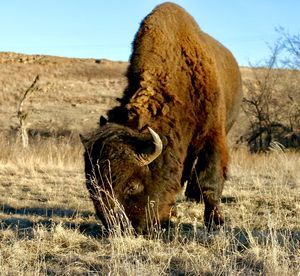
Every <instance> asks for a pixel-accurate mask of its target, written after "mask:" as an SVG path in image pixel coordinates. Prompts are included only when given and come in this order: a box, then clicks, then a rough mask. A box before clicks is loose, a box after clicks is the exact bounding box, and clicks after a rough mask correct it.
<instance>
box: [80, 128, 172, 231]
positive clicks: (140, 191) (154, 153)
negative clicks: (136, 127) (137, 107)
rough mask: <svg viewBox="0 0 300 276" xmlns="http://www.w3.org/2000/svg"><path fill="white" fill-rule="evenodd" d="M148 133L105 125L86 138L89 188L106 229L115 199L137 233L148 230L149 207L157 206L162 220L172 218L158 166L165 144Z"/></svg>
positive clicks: (151, 131) (151, 133) (86, 166)
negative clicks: (108, 214) (159, 176)
mask: <svg viewBox="0 0 300 276" xmlns="http://www.w3.org/2000/svg"><path fill="white" fill-rule="evenodd" d="M148 130H149V133H146V134H141V133H139V132H136V131H133V130H132V129H130V128H127V127H124V126H120V125H116V124H106V125H105V126H102V127H100V129H99V130H98V132H97V133H96V134H95V135H94V136H93V137H91V138H89V139H87V140H84V139H83V144H84V145H85V150H86V151H85V154H84V157H85V172H86V178H87V187H88V189H89V192H90V195H91V198H92V200H93V203H94V205H95V209H96V213H97V215H98V217H99V218H100V219H101V221H102V222H103V223H104V225H106V226H107V225H108V224H109V223H108V221H107V217H106V215H107V214H106V213H107V211H109V210H114V209H115V207H116V202H115V200H117V202H118V203H120V204H121V205H122V206H123V207H124V210H125V213H126V215H127V217H128V218H129V220H130V221H131V223H132V225H133V227H134V228H135V229H136V230H137V231H138V232H140V231H142V230H145V228H146V225H147V219H149V216H148V218H147V211H146V209H147V207H148V206H149V204H151V205H152V206H153V205H155V207H154V209H155V210H157V215H158V217H159V220H160V221H162V220H165V219H167V218H168V216H169V211H170V207H171V206H172V203H173V199H171V200H170V199H166V198H169V197H168V196H167V195H166V191H165V190H166V189H162V188H161V187H160V185H161V183H160V181H158V180H157V179H158V178H157V175H158V174H159V172H158V169H159V168H158V166H157V165H155V160H156V159H157V158H158V157H159V155H160V154H161V152H162V149H163V144H162V141H161V139H160V137H159V135H158V134H157V133H156V132H155V131H153V130H152V129H151V128H148ZM103 205H104V206H103ZM104 209H106V210H104Z"/></svg>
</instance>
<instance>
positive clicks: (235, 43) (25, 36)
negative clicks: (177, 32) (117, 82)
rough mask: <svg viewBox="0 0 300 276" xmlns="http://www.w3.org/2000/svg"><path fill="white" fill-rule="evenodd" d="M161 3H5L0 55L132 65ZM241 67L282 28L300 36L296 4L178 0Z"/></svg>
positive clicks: (287, 0)
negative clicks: (137, 40) (135, 46)
mask: <svg viewBox="0 0 300 276" xmlns="http://www.w3.org/2000/svg"><path fill="white" fill-rule="evenodd" d="M162 2H163V1H158V0H127V1H126V0H2V1H0V9H1V17H0V51H13V52H20V53H27V54H47V55H58V56H67V57H84V58H85V57H91V58H107V59H112V60H123V61H126V60H128V58H129V56H130V52H131V42H132V40H133V37H134V34H135V32H136V31H137V29H138V27H139V23H140V22H141V20H142V19H143V17H144V16H145V15H147V14H148V13H149V12H150V11H151V10H152V9H153V8H154V7H155V6H156V5H157V4H160V3H162ZM173 2H175V3H178V4H179V5H181V6H182V7H184V8H185V9H186V10H187V11H188V12H189V13H190V14H191V15H192V16H193V17H194V18H195V19H196V21H197V22H198V24H199V26H200V27H201V28H202V30H203V31H205V32H207V33H209V34H210V35H212V36H213V37H215V38H216V39H217V40H219V41H220V42H221V43H223V44H224V45H225V46H227V47H228V48H229V49H230V50H231V51H232V53H233V54H234V56H235V57H236V59H237V60H238V63H239V64H240V65H248V63H249V61H250V62H251V63H257V62H259V61H261V60H263V59H265V58H267V57H268V55H269V50H268V46H267V43H269V44H272V43H273V42H274V41H275V40H276V38H277V37H278V34H277V33H276V32H275V28H276V27H279V26H281V27H283V28H285V29H286V30H287V31H289V32H290V33H292V34H296V33H300V17H299V11H300V1H297V0H284V1H283V0H251V1H250V0H248V1H247V0H175V1H173Z"/></svg>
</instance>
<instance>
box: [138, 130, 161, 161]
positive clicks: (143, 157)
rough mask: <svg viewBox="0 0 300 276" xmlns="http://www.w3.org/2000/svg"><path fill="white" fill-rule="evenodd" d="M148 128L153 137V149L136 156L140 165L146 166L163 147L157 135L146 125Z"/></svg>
mask: <svg viewBox="0 0 300 276" xmlns="http://www.w3.org/2000/svg"><path fill="white" fill-rule="evenodd" d="M148 130H149V132H150V134H151V136H152V138H153V144H154V145H155V150H154V152H153V153H149V154H141V155H139V156H138V159H139V161H140V162H141V164H142V166H146V165H148V164H150V163H151V162H153V161H154V160H155V159H156V158H157V157H158V156H159V155H160V154H161V152H162V149H163V144H162V141H161V139H160V137H159V135H158V134H157V133H156V132H155V131H154V130H153V129H152V128H150V127H148Z"/></svg>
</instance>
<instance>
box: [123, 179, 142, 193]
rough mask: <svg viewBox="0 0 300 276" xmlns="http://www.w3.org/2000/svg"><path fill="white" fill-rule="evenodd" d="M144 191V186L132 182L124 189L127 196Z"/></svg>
mask: <svg viewBox="0 0 300 276" xmlns="http://www.w3.org/2000/svg"><path fill="white" fill-rule="evenodd" d="M143 190H144V186H143V185H142V184H140V183H138V182H133V183H131V184H130V186H129V187H128V188H127V189H126V194H128V195H136V194H138V193H140V192H142V191H143Z"/></svg>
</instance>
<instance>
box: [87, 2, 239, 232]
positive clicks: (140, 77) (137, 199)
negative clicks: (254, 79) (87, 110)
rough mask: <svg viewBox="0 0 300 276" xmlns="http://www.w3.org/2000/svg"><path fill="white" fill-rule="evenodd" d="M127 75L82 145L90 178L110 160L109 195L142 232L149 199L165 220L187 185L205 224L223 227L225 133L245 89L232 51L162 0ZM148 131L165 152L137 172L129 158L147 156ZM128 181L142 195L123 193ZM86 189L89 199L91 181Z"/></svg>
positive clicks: (145, 23)
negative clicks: (117, 101)
mask: <svg viewBox="0 0 300 276" xmlns="http://www.w3.org/2000/svg"><path fill="white" fill-rule="evenodd" d="M127 76H128V87H127V89H126V90H125V92H124V96H123V98H122V99H121V105H120V106H119V107H117V108H114V109H112V110H111V111H110V112H109V114H108V124H106V125H105V126H102V127H100V129H99V131H98V132H97V133H96V134H95V135H94V136H93V138H90V140H89V142H88V143H87V145H88V146H86V148H87V152H86V154H85V158H86V160H85V163H86V174H87V176H88V175H90V174H91V171H92V168H93V165H95V164H96V163H97V162H98V163H100V164H102V165H103V164H104V163H105V162H107V160H109V161H110V166H111V172H112V174H113V181H114V182H113V186H114V191H115V193H116V194H117V197H118V198H119V200H120V202H121V203H122V204H123V205H124V207H125V210H126V213H127V215H128V216H129V218H130V219H131V220H132V221H133V225H134V226H135V227H136V229H144V228H145V224H146V221H145V207H146V206H147V202H149V200H150V201H154V202H155V203H156V204H157V206H158V208H157V210H158V213H159V218H160V220H162V221H163V220H165V219H167V218H168V217H169V213H170V208H171V206H172V205H173V204H174V202H175V197H176V195H177V194H178V193H179V192H180V191H181V189H182V186H183V183H184V182H185V181H188V185H187V190H186V195H187V197H188V198H191V199H195V200H197V201H199V200H200V199H201V198H203V200H204V203H205V223H206V225H207V226H208V227H210V226H211V224H212V223H214V224H221V223H222V222H223V218H222V216H221V213H220V210H219V200H220V196H221V193H222V189H223V183H224V180H225V179H226V173H227V167H228V149H227V141H226V134H227V132H228V131H229V129H230V128H231V126H232V124H233V122H234V120H235V118H236V116H237V113H238V109H239V105H240V101H241V91H242V89H241V78H240V72H239V68H238V65H237V63H236V61H235V59H234V58H233V56H232V54H231V53H230V52H229V51H228V50H227V49H226V48H224V46H222V45H221V44H220V43H219V42H217V41H216V40H214V39H213V38H212V37H210V36H209V35H207V34H206V33H204V32H202V31H201V30H200V29H199V27H198V26H197V24H196V22H195V21H194V19H193V18H192V17H191V16H190V15H189V14H187V13H186V12H185V11H184V10H183V9H182V8H181V7H179V6H177V5H175V4H172V3H165V4H162V5H159V6H158V7H156V8H155V9H154V10H153V11H152V13H150V14H149V15H148V16H147V17H146V18H145V19H144V20H143V22H142V23H141V26H140V29H139V31H138V32H137V34H136V37H135V39H134V42H133V52H132V56H131V59H130V66H129V69H128V72H127ZM147 126H150V127H151V128H152V129H153V130H155V131H156V132H157V133H158V134H159V135H160V137H161V138H162V140H163V142H164V149H163V152H162V154H161V155H160V156H159V157H158V158H157V159H156V160H154V161H153V162H152V163H150V164H149V165H148V166H145V167H141V166H140V165H138V164H137V160H136V159H135V158H134V156H135V153H137V152H142V151H145V152H151V138H150V137H149V134H148V131H147ZM138 141H142V142H138ZM152 150H153V146H152ZM88 156H89V157H88ZM100 167H101V166H100ZM104 167H105V166H104ZM102 171H103V173H104V174H105V169H103V170H102ZM106 173H107V170H106ZM96 178H99V176H97V177H96ZM87 183H89V181H88V182H87ZM132 183H135V184H136V183H138V184H137V185H136V186H138V187H139V192H137V193H134V194H127V193H126V190H128V187H130V186H132ZM88 188H89V189H90V190H91V194H93V188H91V187H90V185H89V184H88ZM124 190H125V192H124ZM92 198H93V201H94V204H95V207H96V211H97V213H98V215H99V216H100V217H101V210H100V209H99V208H98V209H97V200H96V199H95V197H93V196H92Z"/></svg>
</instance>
